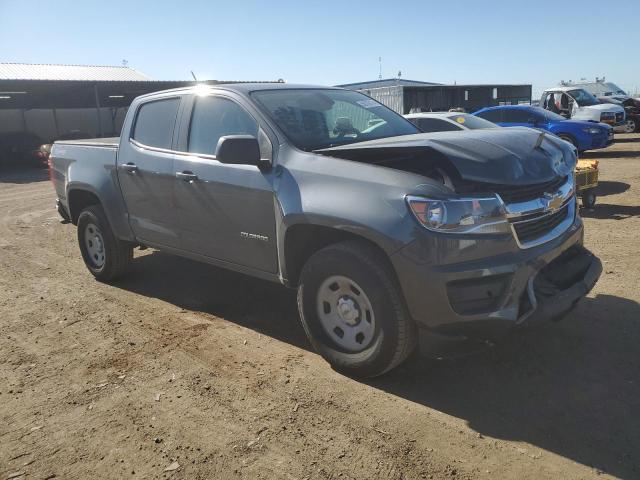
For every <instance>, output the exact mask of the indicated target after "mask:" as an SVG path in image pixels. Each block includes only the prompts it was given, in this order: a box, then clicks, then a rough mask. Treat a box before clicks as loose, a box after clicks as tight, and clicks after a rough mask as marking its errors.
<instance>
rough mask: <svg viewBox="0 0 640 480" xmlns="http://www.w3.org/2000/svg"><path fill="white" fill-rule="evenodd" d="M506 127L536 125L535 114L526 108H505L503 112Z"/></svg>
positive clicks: (503, 121)
mask: <svg viewBox="0 0 640 480" xmlns="http://www.w3.org/2000/svg"><path fill="white" fill-rule="evenodd" d="M502 115H503V118H502V123H503V124H504V126H505V127H534V126H535V118H534V115H533V114H532V113H531V112H530V111H529V110H528V109H526V108H505V109H504V111H503V112H502Z"/></svg>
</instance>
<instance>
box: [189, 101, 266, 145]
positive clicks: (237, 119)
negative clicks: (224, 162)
mask: <svg viewBox="0 0 640 480" xmlns="http://www.w3.org/2000/svg"><path fill="white" fill-rule="evenodd" d="M225 135H253V136H254V137H256V138H257V137H258V124H257V123H256V121H255V120H254V119H253V118H252V117H251V115H249V114H248V113H247V112H246V111H245V110H244V109H243V108H242V107H241V106H240V105H238V104H237V103H236V102H234V101H232V100H228V99H226V98H222V97H215V96H212V97H198V98H196V101H195V105H194V106H193V113H192V114H191V128H190V130H189V142H188V147H187V149H188V151H189V152H193V153H202V154H206V155H215V153H216V147H217V146H218V140H220V137H223V136H225Z"/></svg>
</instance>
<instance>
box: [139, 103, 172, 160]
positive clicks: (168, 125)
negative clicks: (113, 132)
mask: <svg viewBox="0 0 640 480" xmlns="http://www.w3.org/2000/svg"><path fill="white" fill-rule="evenodd" d="M179 106H180V99H179V98H167V99H166V100H156V101H154V102H149V103H145V104H143V105H142V106H141V107H140V109H139V110H138V116H137V117H136V125H135V128H134V130H133V139H134V140H136V141H137V142H140V143H141V144H143V145H146V146H149V147H157V148H165V149H169V148H171V141H172V139H173V127H174V126H175V123H176V116H177V114H178V107H179Z"/></svg>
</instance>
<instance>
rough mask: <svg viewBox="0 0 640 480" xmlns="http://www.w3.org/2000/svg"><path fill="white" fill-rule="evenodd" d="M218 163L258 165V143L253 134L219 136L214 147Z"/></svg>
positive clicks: (259, 162)
mask: <svg viewBox="0 0 640 480" xmlns="http://www.w3.org/2000/svg"><path fill="white" fill-rule="evenodd" d="M216 159H217V160H218V161H219V162H220V163H229V164H233V165H255V166H256V167H257V166H260V164H261V163H262V162H261V161H260V145H259V144H258V139H257V138H256V137H254V136H253V135H227V136H224V137H220V140H218V146H217V147H216Z"/></svg>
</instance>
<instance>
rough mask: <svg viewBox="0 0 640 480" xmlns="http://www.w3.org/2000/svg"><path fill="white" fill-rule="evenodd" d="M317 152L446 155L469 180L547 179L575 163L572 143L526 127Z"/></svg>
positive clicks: (370, 159) (368, 158) (370, 156)
mask: <svg viewBox="0 0 640 480" xmlns="http://www.w3.org/2000/svg"><path fill="white" fill-rule="evenodd" d="M316 153H321V154H324V155H330V156H333V157H338V158H344V159H348V160H355V161H360V162H366V163H372V164H376V163H379V164H382V163H383V162H382V161H380V159H383V158H384V157H394V156H395V157H397V156H401V155H412V154H413V155H415V156H416V157H418V158H421V159H424V161H425V163H426V162H428V161H429V160H432V159H433V158H434V157H439V158H443V157H444V158H445V159H446V160H447V161H449V162H450V163H451V165H452V166H453V167H454V168H455V169H456V170H457V172H458V173H459V175H460V177H461V178H463V179H465V180H470V181H477V182H483V183H494V184H503V185H530V184H536V183H543V182H548V181H551V180H554V179H555V178H557V177H558V176H566V175H569V174H570V173H571V172H572V171H573V168H574V167H575V164H576V154H575V152H574V149H573V147H572V146H571V145H570V144H569V143H567V142H565V141H564V140H561V139H559V138H558V137H556V136H554V135H552V134H545V133H544V132H540V131H538V130H534V129H532V128H526V127H511V128H492V129H484V130H465V131H460V132H438V133H421V134H415V135H403V136H398V137H389V138H382V139H378V140H370V141H366V142H358V143H352V144H347V145H341V146H338V147H332V148H327V149H323V150H319V151H317V152H316Z"/></svg>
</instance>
